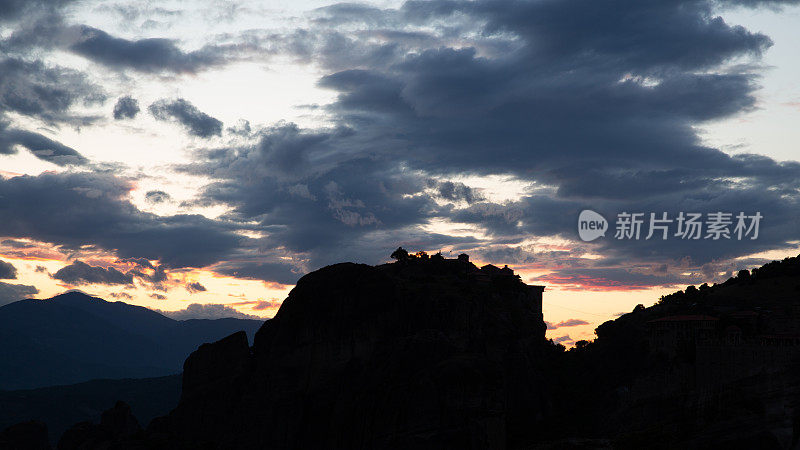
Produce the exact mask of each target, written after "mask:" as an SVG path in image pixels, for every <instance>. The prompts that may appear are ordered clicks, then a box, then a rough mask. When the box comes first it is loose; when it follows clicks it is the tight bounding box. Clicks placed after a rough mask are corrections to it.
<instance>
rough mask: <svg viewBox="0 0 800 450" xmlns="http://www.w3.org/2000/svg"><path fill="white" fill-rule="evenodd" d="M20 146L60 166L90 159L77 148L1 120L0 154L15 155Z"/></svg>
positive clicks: (80, 163) (86, 161)
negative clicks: (10, 125) (14, 126)
mask: <svg viewBox="0 0 800 450" xmlns="http://www.w3.org/2000/svg"><path fill="white" fill-rule="evenodd" d="M17 146H20V147H23V148H25V149H27V150H28V151H30V152H31V153H33V155H34V156H36V157H37V158H39V159H41V160H43V161H47V162H51V163H53V164H56V165H59V166H67V165H83V164H86V163H88V160H87V159H86V158H84V157H83V155H81V154H80V153H78V152H77V151H76V150H75V149H73V148H71V147H67V146H66V145H64V144H62V143H60V142H56V141H54V140H52V139H50V138H48V137H46V136H43V135H41V134H39V133H34V132H31V131H25V130H19V129H15V128H11V127H9V126H8V124H4V123H2V122H0V155H13V154H15V153H16V152H17V149H16V147H17Z"/></svg>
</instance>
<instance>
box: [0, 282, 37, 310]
mask: <svg viewBox="0 0 800 450" xmlns="http://www.w3.org/2000/svg"><path fill="white" fill-rule="evenodd" d="M38 293H39V289H36V288H35V287H33V286H27V285H24V284H9V283H3V282H0V306H3V305H7V304H9V303H14V302H16V301H19V300H25V299H26V298H31V297H33V296H34V295H36V294H38Z"/></svg>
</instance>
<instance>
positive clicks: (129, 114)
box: [114, 96, 139, 120]
mask: <svg viewBox="0 0 800 450" xmlns="http://www.w3.org/2000/svg"><path fill="white" fill-rule="evenodd" d="M136 114H139V101H138V100H136V99H135V98H132V97H130V96H125V97H120V98H119V99H118V100H117V103H116V104H115V105H114V119H115V120H122V119H133V118H134V117H136Z"/></svg>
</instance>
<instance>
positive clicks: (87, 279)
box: [53, 260, 133, 285]
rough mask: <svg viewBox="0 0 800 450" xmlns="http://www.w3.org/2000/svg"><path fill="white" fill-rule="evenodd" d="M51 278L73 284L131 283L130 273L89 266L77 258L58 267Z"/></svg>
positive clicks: (111, 268)
mask: <svg viewBox="0 0 800 450" xmlns="http://www.w3.org/2000/svg"><path fill="white" fill-rule="evenodd" d="M53 278H55V279H57V280H61V281H63V282H65V283H69V284H73V285H80V284H108V285H114V284H133V274H131V273H123V272H120V271H119V270H117V269H115V268H114V267H109V268H104V267H96V266H90V265H89V264H86V263H85V262H82V261H79V260H76V261H74V262H73V263H72V264H70V265H68V266H65V267H62V268H61V269H59V270H58V271H57V272H56V273H54V274H53Z"/></svg>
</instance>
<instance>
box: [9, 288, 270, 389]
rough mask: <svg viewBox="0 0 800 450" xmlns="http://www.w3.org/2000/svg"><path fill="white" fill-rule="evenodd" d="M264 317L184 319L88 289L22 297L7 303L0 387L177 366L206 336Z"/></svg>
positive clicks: (147, 373) (250, 329)
mask: <svg viewBox="0 0 800 450" xmlns="http://www.w3.org/2000/svg"><path fill="white" fill-rule="evenodd" d="M262 323H263V322H261V321H258V320H242V319H216V320H199V319H197V320H185V321H177V320H173V319H170V318H168V317H165V316H163V315H161V314H159V313H157V312H154V311H152V310H149V309H147V308H144V307H141V306H134V305H129V304H126V303H123V302H107V301H104V300H102V299H100V298H96V297H91V296H89V295H86V294H83V293H81V292H69V293H66V294H62V295H58V296H55V297H53V298H50V299H47V300H22V301H18V302H15V303H11V304H8V305H5V306H3V307H0V390H12V389H25V388H36V387H42V386H53V385H62V384H72V383H78V382H82V381H87V380H92V379H97V378H144V377H157V376H162V375H170V374H177V373H180V372H181V370H182V366H183V361H184V360H185V359H186V357H187V356H188V355H189V354H190V353H191V352H192V351H194V350H196V349H197V347H198V346H199V345H200V344H202V343H204V342H212V341H215V340H218V339H221V338H223V337H225V336H227V335H229V334H231V333H234V332H236V331H240V330H243V331H245V332H246V333H247V334H248V335H249V336H253V335H254V333H255V331H256V330H257V329H258V328H259V327H260V326H261V325H262Z"/></svg>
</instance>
